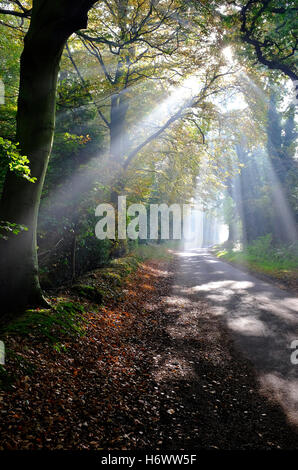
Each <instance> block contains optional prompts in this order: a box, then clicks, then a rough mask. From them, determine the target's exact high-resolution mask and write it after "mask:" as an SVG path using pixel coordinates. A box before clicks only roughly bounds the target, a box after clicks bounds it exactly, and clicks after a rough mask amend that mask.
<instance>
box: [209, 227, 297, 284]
mask: <svg viewBox="0 0 298 470" xmlns="http://www.w3.org/2000/svg"><path fill="white" fill-rule="evenodd" d="M217 256H218V257H219V258H222V259H224V260H227V261H230V262H233V263H237V264H240V265H244V266H248V267H251V268H252V269H254V270H256V271H260V272H263V273H265V274H269V275H273V276H276V277H282V276H283V274H292V275H293V276H294V277H295V276H297V271H298V244H297V243H296V244H291V245H279V246H274V245H273V243H272V235H271V234H267V235H266V236H263V237H259V238H257V239H256V240H254V241H253V242H252V243H251V244H250V245H248V246H247V247H245V248H244V249H243V250H239V249H237V248H236V249H224V250H222V248H219V249H218V251H217Z"/></svg>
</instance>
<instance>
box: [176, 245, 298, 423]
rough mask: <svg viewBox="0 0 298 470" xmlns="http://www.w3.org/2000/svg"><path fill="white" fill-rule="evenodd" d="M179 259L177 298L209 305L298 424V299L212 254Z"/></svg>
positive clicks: (192, 252)
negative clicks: (297, 344)
mask: <svg viewBox="0 0 298 470" xmlns="http://www.w3.org/2000/svg"><path fill="white" fill-rule="evenodd" d="M176 254H177V256H178V257H179V258H180V269H179V270H178V273H177V275H176V279H175V283H174V287H173V294H174V295H175V296H176V297H177V296H178V297H181V298H184V299H188V301H191V302H196V301H201V300H205V301H207V302H208V304H209V305H210V306H211V312H212V315H213V316H214V318H216V319H217V320H220V321H221V322H223V323H224V325H225V326H226V328H227V329H228V331H229V332H230V334H231V337H232V339H233V342H234V346H235V348H236V350H238V351H239V352H240V353H241V354H242V355H243V356H244V357H246V358H247V359H249V360H250V361H251V363H252V364H253V365H254V367H255V369H256V371H257V375H258V379H259V381H260V383H261V387H262V389H263V390H264V391H265V392H266V394H267V396H269V397H270V396H271V397H274V398H275V399H276V400H277V401H278V402H279V404H280V405H281V406H282V408H283V410H284V412H285V413H286V415H287V417H288V418H289V419H290V421H291V422H293V423H295V424H298V364H296V365H295V364H292V362H291V354H292V353H293V351H294V350H293V349H291V343H292V341H293V340H295V339H296V340H298V297H295V296H294V295H293V294H290V293H289V292H287V291H285V290H281V289H279V288H278V287H276V286H274V285H272V284H270V283H267V282H264V281H262V280H260V279H258V278H257V277H255V276H253V275H251V274H248V273H245V272H243V271H241V270H239V269H237V268H235V267H233V266H231V265H230V264H227V263H224V262H222V261H219V260H218V259H217V258H215V257H214V256H212V255H211V254H210V253H209V252H208V251H207V250H204V249H200V250H199V249H196V250H190V251H184V252H180V253H176Z"/></svg>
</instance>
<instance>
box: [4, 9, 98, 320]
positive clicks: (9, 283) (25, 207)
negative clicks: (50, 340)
mask: <svg viewBox="0 0 298 470" xmlns="http://www.w3.org/2000/svg"><path fill="white" fill-rule="evenodd" d="M94 3H95V1H91V0H88V1H86V0H35V1H33V11H32V18H31V23H30V28H29V31H28V33H27V35H26V37H25V42H24V50H23V53H22V57H21V72H20V73H21V75H20V90H19V101H18V113H17V141H18V142H19V144H20V149H21V153H22V154H23V155H26V156H28V158H29V160H30V168H31V173H32V176H33V177H36V178H37V181H36V182H35V183H30V182H28V181H26V180H25V179H21V178H19V177H17V176H15V175H14V174H12V173H8V175H7V178H6V181H5V185H4V190H3V195H2V200H1V206H0V219H1V220H6V221H9V222H14V223H18V224H23V225H25V226H26V227H27V228H28V231H26V232H22V233H20V234H19V235H17V236H15V235H14V236H12V237H10V239H9V240H7V241H1V245H0V294H1V311H3V310H4V309H5V310H7V309H9V310H15V309H16V308H20V309H21V308H24V307H26V306H27V305H30V306H36V305H42V304H43V303H45V301H44V300H43V296H42V292H41V289H40V285H39V280H38V262H37V247H36V227H37V217H38V209H39V202H40V196H41V191H42V187H43V183H44V178H45V174H46V170H47V165H48V160H49V156H50V153H51V148H52V141H53V135H54V127H55V104H56V89H57V78H58V72H59V63H60V59H61V54H62V51H63V48H64V46H65V43H66V41H67V39H68V37H69V36H70V35H71V34H72V33H73V32H75V31H77V30H78V29H82V28H86V26H87V13H88V11H89V9H90V8H91V6H92V5H93V4H94Z"/></svg>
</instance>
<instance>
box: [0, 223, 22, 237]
mask: <svg viewBox="0 0 298 470" xmlns="http://www.w3.org/2000/svg"><path fill="white" fill-rule="evenodd" d="M27 230H28V228H27V227H25V226H24V225H21V224H13V223H10V222H6V221H3V220H0V239H2V240H8V238H9V237H8V236H9V234H13V235H18V234H19V233H20V232H23V231H27Z"/></svg>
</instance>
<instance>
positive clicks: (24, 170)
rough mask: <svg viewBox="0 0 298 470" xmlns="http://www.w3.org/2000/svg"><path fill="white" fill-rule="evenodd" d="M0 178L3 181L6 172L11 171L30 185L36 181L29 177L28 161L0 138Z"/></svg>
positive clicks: (16, 149) (11, 145)
mask: <svg viewBox="0 0 298 470" xmlns="http://www.w3.org/2000/svg"><path fill="white" fill-rule="evenodd" d="M0 161H1V166H0V178H1V179H3V178H4V176H5V174H6V172H7V170H10V171H12V172H13V173H15V174H17V175H18V176H20V177H22V178H25V179H27V180H28V181H30V182H31V183H34V182H35V181H36V178H32V177H31V171H30V167H29V165H28V164H29V163H30V162H29V159H28V158H27V157H26V156H24V155H21V154H20V152H19V150H18V148H17V146H16V145H15V144H13V143H12V142H11V141H10V140H7V139H3V138H2V137H0Z"/></svg>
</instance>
